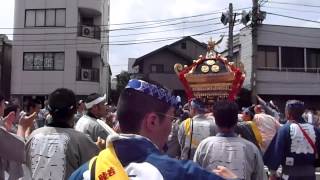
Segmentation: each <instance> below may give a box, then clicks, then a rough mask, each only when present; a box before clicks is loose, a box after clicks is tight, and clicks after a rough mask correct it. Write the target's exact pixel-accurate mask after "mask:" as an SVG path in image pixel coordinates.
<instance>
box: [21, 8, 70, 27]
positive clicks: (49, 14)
mask: <svg viewBox="0 0 320 180" xmlns="http://www.w3.org/2000/svg"><path fill="white" fill-rule="evenodd" d="M65 25H66V9H27V10H26V11H25V27H64V26H65Z"/></svg>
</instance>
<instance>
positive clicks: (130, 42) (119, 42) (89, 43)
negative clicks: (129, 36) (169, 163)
mask: <svg viewBox="0 0 320 180" xmlns="http://www.w3.org/2000/svg"><path fill="white" fill-rule="evenodd" d="M223 29H226V27H223V28H219V29H214V30H210V31H205V32H201V33H196V34H192V35H189V36H199V35H204V34H208V33H211V34H215V33H222V32H216V31H219V30H223ZM180 38H182V36H179V37H176V36H175V37H165V38H151V39H141V40H133V41H132V40H124V41H113V42H109V43H101V42H98V43H97V42H88V43H69V44H68V43H65V44H61V43H59V44H34V45H32V44H25V45H24V44H13V45H12V46H32V47H35V46H60V45H63V46H70V45H92V44H101V45H127V44H140V43H149V42H161V41H167V40H173V39H180Z"/></svg>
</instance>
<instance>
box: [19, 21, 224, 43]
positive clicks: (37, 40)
mask: <svg viewBox="0 0 320 180" xmlns="http://www.w3.org/2000/svg"><path fill="white" fill-rule="evenodd" d="M220 24H221V23H211V24H204V25H198V26H188V27H183V28H175V29H167V30H161V31H150V32H141V33H132V34H122V35H110V36H109V37H111V38H112V37H127V36H137V35H144V34H155V33H162V32H170V31H178V30H185V29H191V28H200V27H208V26H214V25H220ZM80 37H81V36H80ZM102 37H107V36H102ZM63 40H65V41H67V40H80V41H82V40H83V41H84V40H87V39H77V37H76V38H62V39H61V38H55V39H34V40H33V39H32V40H15V42H26V41H28V42H30V41H31V42H41V41H63Z"/></svg>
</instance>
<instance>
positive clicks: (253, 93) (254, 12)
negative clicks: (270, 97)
mask: <svg viewBox="0 0 320 180" xmlns="http://www.w3.org/2000/svg"><path fill="white" fill-rule="evenodd" d="M258 17H259V5H258V0H252V31H251V33H252V57H251V61H252V71H251V79H250V83H251V101H252V103H255V104H256V102H257V97H256V95H257V86H256V70H257V67H256V59H257V50H258V39H257V34H258V33H257V25H258V20H259V18H258Z"/></svg>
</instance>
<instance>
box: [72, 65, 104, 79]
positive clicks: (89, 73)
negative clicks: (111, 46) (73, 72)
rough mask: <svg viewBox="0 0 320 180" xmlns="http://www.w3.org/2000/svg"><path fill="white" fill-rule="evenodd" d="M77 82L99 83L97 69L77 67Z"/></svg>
mask: <svg viewBox="0 0 320 180" xmlns="http://www.w3.org/2000/svg"><path fill="white" fill-rule="evenodd" d="M76 79H77V81H91V82H99V81H100V73H99V69H98V68H91V69H86V68H80V67H77V78H76Z"/></svg>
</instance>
